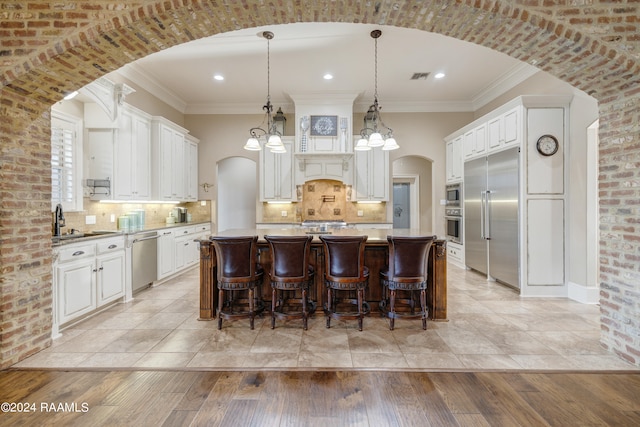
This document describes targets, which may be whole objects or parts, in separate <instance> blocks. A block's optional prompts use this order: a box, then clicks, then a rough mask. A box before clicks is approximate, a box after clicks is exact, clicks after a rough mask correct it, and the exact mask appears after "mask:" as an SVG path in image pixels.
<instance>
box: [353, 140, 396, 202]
mask: <svg viewBox="0 0 640 427" xmlns="http://www.w3.org/2000/svg"><path fill="white" fill-rule="evenodd" d="M354 156H355V161H354V163H355V180H354V188H353V199H354V201H382V202H385V201H388V200H389V152H388V151H383V150H381V149H379V148H374V149H372V150H369V151H356V152H355V155H354Z"/></svg>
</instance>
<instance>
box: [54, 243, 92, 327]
mask: <svg viewBox="0 0 640 427" xmlns="http://www.w3.org/2000/svg"><path fill="white" fill-rule="evenodd" d="M76 252H77V253H78V255H76V256H77V257H78V258H77V259H75V260H72V261H68V262H60V263H58V264H57V265H56V266H55V268H54V270H55V278H56V290H57V292H56V293H57V307H56V314H57V319H58V325H61V324H64V323H66V322H69V321H71V320H73V319H76V318H78V317H80V316H82V315H84V314H87V313H90V312H92V311H93V310H95V309H96V308H97V301H96V273H95V271H96V262H95V257H94V256H93V255H91V256H84V254H83V250H82V249H81V248H78V249H77V251H76Z"/></svg>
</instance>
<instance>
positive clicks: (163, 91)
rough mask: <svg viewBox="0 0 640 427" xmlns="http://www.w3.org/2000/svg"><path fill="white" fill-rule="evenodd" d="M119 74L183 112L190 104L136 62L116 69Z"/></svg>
mask: <svg viewBox="0 0 640 427" xmlns="http://www.w3.org/2000/svg"><path fill="white" fill-rule="evenodd" d="M116 73H117V74H119V75H121V76H122V77H124V78H127V79H129V80H131V81H132V82H133V83H135V84H137V85H138V86H140V87H141V88H143V89H144V90H146V91H147V92H149V93H150V94H152V95H153V96H155V97H156V98H158V99H159V100H161V101H163V102H165V103H167V104H169V106H170V107H173V108H175V109H176V110H178V111H180V112H181V113H182V114H185V112H186V110H187V107H188V104H187V102H186V101H184V100H183V99H182V98H180V96H178V95H177V94H176V93H174V92H172V91H170V90H167V88H166V86H164V85H162V84H160V82H158V81H157V80H156V79H154V78H153V77H151V76H150V75H148V74H147V73H145V72H144V71H142V68H141V67H139V66H137V65H136V64H135V63H130V64H127V65H125V66H124V67H122V68H120V69H119V70H117V71H116Z"/></svg>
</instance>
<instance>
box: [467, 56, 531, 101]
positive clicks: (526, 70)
mask: <svg viewBox="0 0 640 427" xmlns="http://www.w3.org/2000/svg"><path fill="white" fill-rule="evenodd" d="M539 71H540V70H539V69H537V68H535V67H533V66H531V65H529V64H527V63H525V62H521V63H519V64H518V65H516V66H514V67H513V68H511V69H509V70H508V71H507V72H505V73H504V74H502V75H501V76H500V77H498V78H497V79H495V80H494V81H493V82H491V83H490V84H489V85H488V86H487V87H485V88H484V89H483V90H482V91H480V92H479V93H478V94H477V95H476V96H475V97H474V98H473V99H472V100H471V104H472V105H473V110H474V111H475V110H477V109H479V108H482V107H484V106H485V105H487V104H488V103H489V102H491V101H493V100H494V99H496V98H497V97H499V96H500V95H502V94H504V93H505V92H507V91H508V90H511V89H513V88H514V87H516V86H517V85H519V84H520V83H522V82H523V81H525V80H527V79H528V78H529V77H532V76H533V75H535V74H537V73H538V72H539Z"/></svg>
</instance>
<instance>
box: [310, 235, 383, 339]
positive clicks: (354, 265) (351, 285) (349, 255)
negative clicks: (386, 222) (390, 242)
mask: <svg viewBox="0 0 640 427" xmlns="http://www.w3.org/2000/svg"><path fill="white" fill-rule="evenodd" d="M320 240H321V241H322V243H323V244H324V256H325V271H324V284H325V287H326V290H327V304H326V305H325V307H324V313H325V315H326V316H327V328H330V327H331V319H358V330H359V331H361V330H362V320H363V319H364V316H365V315H367V314H369V312H370V311H371V310H370V307H369V304H368V303H367V302H366V301H365V300H364V292H365V289H366V288H367V284H368V283H369V269H368V268H367V267H366V266H365V265H364V244H365V242H366V241H367V236H331V235H322V236H320ZM343 291H356V295H357V298H356V299H354V298H350V297H343V298H338V297H337V295H336V294H337V293H338V292H343ZM341 304H352V305H355V306H356V308H357V311H353V310H351V311H342V310H341V311H336V309H337V308H338V306H339V305H341Z"/></svg>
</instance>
